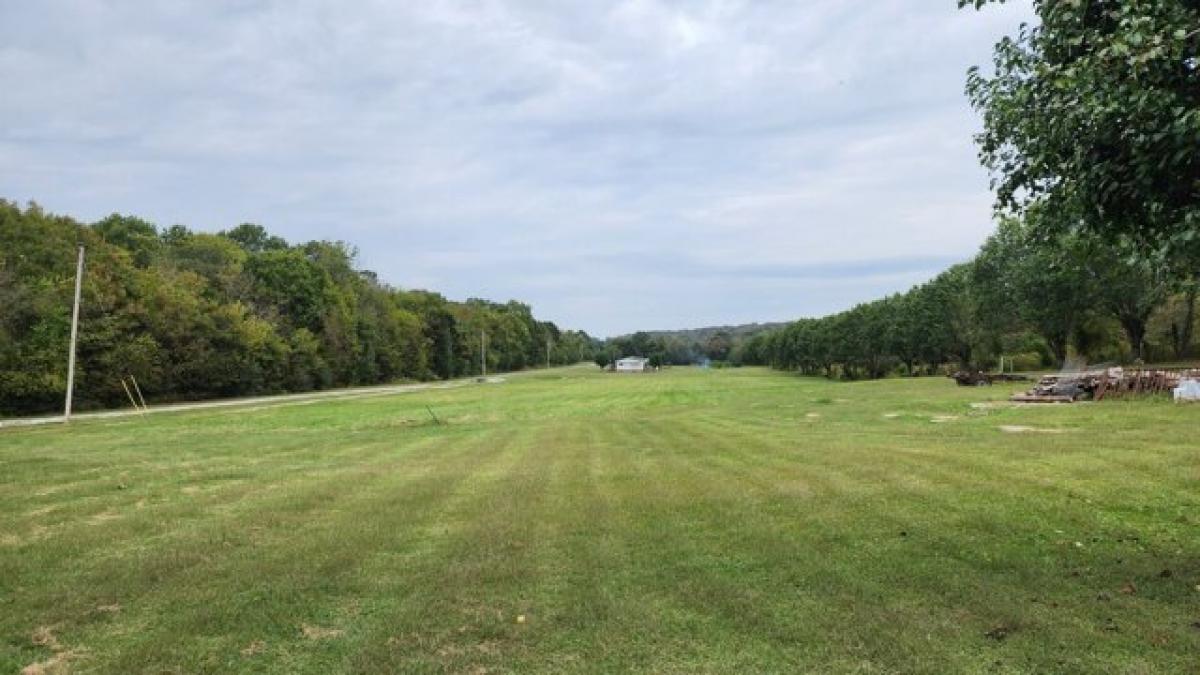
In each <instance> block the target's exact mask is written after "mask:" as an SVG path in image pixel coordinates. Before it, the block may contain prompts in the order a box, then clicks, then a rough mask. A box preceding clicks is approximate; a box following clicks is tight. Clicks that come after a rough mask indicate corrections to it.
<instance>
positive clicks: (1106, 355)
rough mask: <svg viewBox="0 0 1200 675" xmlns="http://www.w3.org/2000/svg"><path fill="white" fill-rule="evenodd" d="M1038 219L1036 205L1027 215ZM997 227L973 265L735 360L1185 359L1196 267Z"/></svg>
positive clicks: (880, 368) (852, 373) (862, 364)
mask: <svg viewBox="0 0 1200 675" xmlns="http://www.w3.org/2000/svg"><path fill="white" fill-rule="evenodd" d="M1031 213H1032V214H1033V215H1032V216H1031V217H1036V214H1037V211H1036V209H1035V210H1033V211H1032V212H1031ZM1039 231H1040V229H1039V228H1038V227H1037V226H1035V225H1032V224H1030V223H1028V222H1026V221H1022V220H1016V219H1007V220H1004V221H1002V222H1001V223H1000V225H999V227H998V228H997V231H996V233H995V234H993V235H992V236H991V237H990V238H989V239H988V240H987V242H986V243H985V244H984V245H983V247H982V248H981V250H980V252H979V254H978V255H977V256H976V257H975V258H974V259H973V260H971V261H969V262H966V263H963V264H959V265H955V266H953V267H951V268H950V269H948V270H946V271H944V272H942V273H941V274H939V275H938V276H937V277H935V278H934V279H932V280H931V281H929V282H927V283H924V284H921V285H918V286H916V287H914V288H912V289H910V290H909V291H907V292H905V293H899V294H896V295H892V296H889V297H886V298H883V299H881V300H877V301H874V302H868V303H863V304H861V305H858V306H856V307H854V308H852V309H850V310H848V311H845V312H841V313H838V314H834V315H832V316H828V317H823V318H816V319H801V320H800V321H796V322H794V323H792V324H790V325H789V326H787V327H786V328H783V329H781V330H776V331H772V332H769V333H765V334H760V335H757V336H754V337H752V338H751V339H750V340H748V341H747V342H746V343H745V345H744V346H743V347H742V353H741V360H743V361H745V362H748V363H758V364H766V365H771V366H774V367H776V368H781V369H786V370H796V371H799V372H803V373H806V374H821V375H826V376H831V377H841V378H848V379H857V378H879V377H884V376H887V375H890V374H906V375H921V374H932V373H935V372H939V371H940V370H942V369H943V367H944V366H949V367H956V368H995V367H997V366H998V365H999V361H1000V358H1001V357H1007V359H1008V362H1009V363H1014V364H1015V365H1017V366H1018V367H1021V368H1024V369H1035V368H1043V367H1058V366H1061V365H1062V364H1063V363H1064V362H1065V361H1066V360H1067V359H1068V358H1069V357H1076V358H1080V359H1084V360H1087V361H1089V362H1109V361H1138V360H1155V361H1164V360H1178V359H1186V358H1189V357H1190V356H1192V350H1193V336H1194V334H1195V328H1196V322H1197V316H1196V302H1197V291H1198V288H1200V265H1197V263H1196V261H1195V260H1190V261H1189V260H1187V259H1180V260H1176V261H1163V260H1160V259H1158V258H1151V257H1146V256H1143V255H1140V254H1139V253H1138V251H1137V249H1136V248H1134V247H1130V246H1125V245H1120V244H1111V243H1107V242H1106V240H1105V239H1103V238H1101V237H1097V236H1090V235H1086V234H1083V233H1078V232H1075V233H1070V234H1062V235H1059V236H1057V237H1054V238H1051V239H1045V238H1043V237H1041V236H1040V235H1039V234H1038V232H1039Z"/></svg>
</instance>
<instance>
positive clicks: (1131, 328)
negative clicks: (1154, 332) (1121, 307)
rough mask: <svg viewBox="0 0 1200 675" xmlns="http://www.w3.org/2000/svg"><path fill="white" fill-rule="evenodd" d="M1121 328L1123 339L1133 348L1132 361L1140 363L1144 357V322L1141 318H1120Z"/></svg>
mask: <svg viewBox="0 0 1200 675" xmlns="http://www.w3.org/2000/svg"><path fill="white" fill-rule="evenodd" d="M1121 327H1122V328H1124V329H1125V337H1127V338H1129V345H1130V346H1131V347H1132V348H1133V359H1134V360H1135V361H1141V360H1143V358H1144V357H1145V355H1146V321H1145V320H1144V319H1142V318H1141V317H1134V316H1126V317H1122V318H1121Z"/></svg>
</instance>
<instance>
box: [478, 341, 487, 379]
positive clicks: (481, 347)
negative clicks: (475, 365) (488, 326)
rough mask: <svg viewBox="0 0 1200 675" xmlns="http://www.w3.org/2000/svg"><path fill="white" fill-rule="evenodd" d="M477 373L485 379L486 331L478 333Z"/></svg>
mask: <svg viewBox="0 0 1200 675" xmlns="http://www.w3.org/2000/svg"><path fill="white" fill-rule="evenodd" d="M479 372H481V373H483V377H487V331H485V330H481V331H479Z"/></svg>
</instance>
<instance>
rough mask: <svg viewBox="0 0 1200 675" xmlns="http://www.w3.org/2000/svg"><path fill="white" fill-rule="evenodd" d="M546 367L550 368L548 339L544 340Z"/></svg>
mask: <svg viewBox="0 0 1200 675" xmlns="http://www.w3.org/2000/svg"><path fill="white" fill-rule="evenodd" d="M546 367H547V368H549V367H550V338H546Z"/></svg>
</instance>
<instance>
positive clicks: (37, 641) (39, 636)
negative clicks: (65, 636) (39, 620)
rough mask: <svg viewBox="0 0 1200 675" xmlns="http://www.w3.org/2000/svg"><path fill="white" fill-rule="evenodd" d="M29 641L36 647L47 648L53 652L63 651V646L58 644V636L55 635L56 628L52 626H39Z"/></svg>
mask: <svg viewBox="0 0 1200 675" xmlns="http://www.w3.org/2000/svg"><path fill="white" fill-rule="evenodd" d="M29 641H30V642H32V643H33V644H34V645H35V646H38V647H45V648H46V649H49V650H51V651H56V652H58V651H62V645H61V644H59V642H58V636H56V635H55V634H54V628H52V627H51V626H38V627H37V629H36V630H34V631H33V635H31V636H30V637H29Z"/></svg>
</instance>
